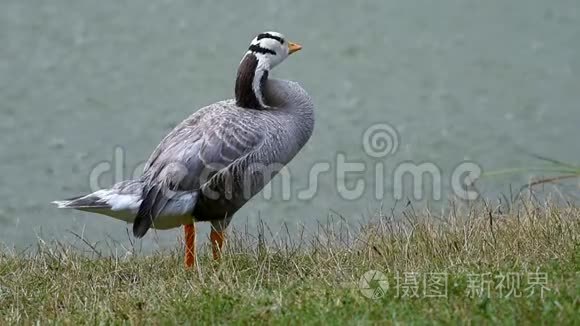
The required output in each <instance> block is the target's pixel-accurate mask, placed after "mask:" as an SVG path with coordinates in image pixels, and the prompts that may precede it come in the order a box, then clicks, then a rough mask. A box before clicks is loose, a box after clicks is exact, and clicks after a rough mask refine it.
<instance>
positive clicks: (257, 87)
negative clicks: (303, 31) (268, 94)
mask: <svg viewBox="0 0 580 326" xmlns="http://www.w3.org/2000/svg"><path fill="white" fill-rule="evenodd" d="M300 49H302V46H301V45H299V44H297V43H293V42H290V41H287V40H286V38H285V37H284V35H282V34H280V33H278V32H264V33H260V34H258V36H256V37H255V38H254V39H253V40H252V42H251V43H250V47H249V48H248V51H247V52H246V53H245V54H244V57H243V58H242V61H241V62H240V66H239V67H238V75H237V78H236V87H235V95H236V104H237V105H238V106H240V107H243V108H249V109H268V108H270V107H269V106H268V105H267V104H266V101H265V99H264V96H263V91H262V90H263V88H264V87H265V84H266V81H267V80H268V75H269V72H270V70H271V69H272V68H274V67H275V66H277V65H278V64H280V63H281V62H282V61H284V59H286V58H287V57H288V56H289V55H290V54H292V53H294V52H296V51H299V50H300Z"/></svg>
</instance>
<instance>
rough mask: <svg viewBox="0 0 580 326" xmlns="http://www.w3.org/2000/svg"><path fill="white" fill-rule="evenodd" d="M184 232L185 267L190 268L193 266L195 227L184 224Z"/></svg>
mask: <svg viewBox="0 0 580 326" xmlns="http://www.w3.org/2000/svg"><path fill="white" fill-rule="evenodd" d="M183 230H184V231H185V267H192V266H193V265H194V264H195V225H194V224H193V223H192V224H186V225H184V226H183Z"/></svg>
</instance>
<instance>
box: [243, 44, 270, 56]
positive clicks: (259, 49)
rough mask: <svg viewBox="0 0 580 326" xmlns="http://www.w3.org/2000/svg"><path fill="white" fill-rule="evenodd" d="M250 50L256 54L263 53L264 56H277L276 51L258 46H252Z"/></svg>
mask: <svg viewBox="0 0 580 326" xmlns="http://www.w3.org/2000/svg"><path fill="white" fill-rule="evenodd" d="M248 50H250V51H252V52H254V53H262V54H271V55H276V51H274V50H270V49H266V48H263V47H261V46H259V45H256V44H252V45H250V48H249V49H248Z"/></svg>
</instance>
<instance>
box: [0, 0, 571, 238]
mask: <svg viewBox="0 0 580 326" xmlns="http://www.w3.org/2000/svg"><path fill="white" fill-rule="evenodd" d="M266 30H276V31H280V32H282V33H284V34H286V36H287V38H288V39H291V40H294V41H296V42H298V43H301V44H303V46H304V50H303V51H301V52H300V53H298V54H296V55H293V56H291V57H290V58H289V59H288V60H286V61H285V62H284V63H283V64H282V65H280V66H279V67H277V68H276V69H275V71H274V72H273V73H272V74H273V76H275V77H278V78H284V79H292V80H296V81H299V82H300V83H301V84H302V85H303V86H304V88H305V89H306V90H307V91H308V92H309V93H310V94H311V96H312V97H313V99H314V102H315V104H316V119H317V121H316V130H315V132H314V134H313V136H312V139H311V141H310V142H309V143H308V145H307V146H306V147H305V148H304V150H303V151H302V152H301V153H300V154H299V155H298V156H297V157H296V158H295V160H294V161H293V162H292V163H291V164H290V171H291V175H292V178H291V184H290V187H291V188H290V189H291V191H292V195H291V199H290V200H286V199H285V198H283V196H281V195H280V194H279V193H277V192H276V191H275V189H276V188H275V189H274V193H273V198H271V199H266V198H264V196H258V197H257V198H255V199H254V200H252V201H251V202H250V203H249V204H248V205H247V206H246V207H244V208H243V209H242V210H241V211H240V212H239V213H238V214H237V217H236V219H235V224H237V225H244V224H246V223H249V225H250V228H252V227H253V226H254V225H255V223H256V221H257V219H258V218H261V219H263V220H265V221H267V222H268V223H269V224H270V225H272V226H273V228H274V229H276V227H278V226H279V225H280V224H281V223H282V222H286V223H288V224H289V225H291V227H293V226H296V225H300V224H304V225H307V226H313V225H316V223H317V221H325V220H326V218H327V216H328V215H329V214H336V213H338V214H341V215H343V216H344V217H345V218H346V219H347V220H349V221H357V220H359V219H360V218H362V217H365V216H369V215H372V214H373V213H374V212H375V211H376V210H377V209H379V208H380V207H384V208H388V207H392V206H393V203H394V202H395V199H394V198H395V197H396V196H395V193H396V192H397V191H398V190H397V189H394V188H393V185H392V183H393V180H394V179H393V177H392V176H393V174H395V173H394V171H395V169H396V167H397V166H399V165H398V164H399V163H401V162H407V163H410V162H413V164H417V163H425V162H427V163H429V164H432V165H433V166H437V167H438V169H439V171H440V172H441V174H442V180H443V181H442V183H443V185H442V187H443V189H442V194H443V195H442V196H443V199H441V200H440V201H439V202H444V197H445V194H446V193H448V192H449V187H448V183H449V182H448V180H450V177H451V175H452V172H453V171H454V168H455V167H457V166H458V165H460V164H461V163H462V162H464V161H466V160H469V161H471V162H474V163H476V164H477V166H480V167H481V168H482V169H483V170H484V171H490V170H496V169H502V168H508V167H531V166H535V165H537V161H536V160H535V159H533V158H531V157H530V156H529V155H527V154H526V153H525V151H529V152H534V153H538V154H542V155H545V156H549V157H553V158H558V159H561V160H564V161H569V162H578V161H580V150H579V149H580V146H579V143H578V141H579V139H580V128H579V127H580V126H579V125H580V5H579V3H578V1H577V0H555V1H544V0H542V1H540V0H525V1H524V0H520V1H515V0H514V1H505V0H489V1H478V0H440V1H418V0H413V1H350V2H348V3H340V4H338V3H337V2H336V1H330V0H324V1H315V2H314V1H304V0H293V1H281V2H276V3H275V2H274V1H268V2H266V1H265V2H263V3H261V4H257V3H256V4H254V3H252V4H250V3H248V2H239V1H220V2H214V1H186V0H174V1H173V0H166V1H149V2H146V1H138V0H126V1H87V0H85V1H65V0H52V1H33V0H2V1H1V2H0V114H1V117H0V241H1V242H2V243H4V244H7V245H9V246H13V245H14V246H16V247H17V248H25V247H27V246H30V245H32V244H34V243H36V241H37V239H38V237H42V238H43V239H46V240H51V239H58V240H65V241H67V240H71V239H72V240H74V236H73V235H72V233H73V232H74V233H78V234H81V233H82V234H84V235H85V236H86V237H87V238H88V240H89V241H91V242H95V241H99V240H111V241H118V242H119V243H121V244H126V243H127V242H128V240H127V227H126V225H125V224H124V223H122V222H119V221H115V220H112V219H109V218H107V217H104V216H100V215H92V214H89V213H82V212H71V211H61V210H57V209H55V208H54V207H52V206H51V205H50V204H49V203H50V201H52V200H55V199H62V198H67V197H71V196H74V195H78V194H82V193H85V192H88V191H90V190H91V187H92V186H94V185H91V181H90V180H91V175H93V176H94V175H95V171H96V170H97V172H98V171H104V170H106V169H103V168H106V167H107V165H106V164H110V165H111V166H113V167H115V166H121V168H118V167H117V168H115V173H114V174H116V177H117V178H123V177H126V178H128V177H130V175H131V174H132V171H134V170H135V169H138V166H139V164H141V163H142V162H143V161H144V160H145V159H146V158H147V157H148V155H149V154H150V152H151V151H152V150H153V149H154V148H155V146H156V145H157V143H158V142H159V141H160V140H161V138H162V137H163V136H164V135H165V134H166V133H167V132H169V131H170V130H171V128H172V127H173V126H174V125H175V124H177V123H178V122H179V121H181V120H182V119H184V118H185V117H186V116H188V115H189V114H190V113H192V112H193V111H195V110H196V109H197V108H200V107H202V106H204V105H207V104H209V103H213V102H215V101H218V100H221V99H224V98H229V97H231V96H232V93H233V82H234V76H235V71H236V68H237V64H238V63H239V60H240V58H241V56H242V54H243V53H244V51H245V49H246V48H247V46H248V44H249V41H250V40H251V39H252V38H253V37H254V35H255V34H257V33H259V32H262V31H266ZM377 123H387V124H388V126H390V128H392V130H395V131H396V132H397V134H396V135H393V136H392V137H393V138H392V140H394V145H396V146H394V147H393V150H392V151H391V152H390V153H387V154H388V155H385V156H381V155H377V156H379V157H378V158H377V157H373V156H372V155H368V153H367V152H368V148H367V151H365V147H364V146H363V145H362V142H363V136H364V133H365V130H366V129H367V128H369V127H370V126H373V125H374V124H377ZM395 138H396V139H395ZM387 145H388V144H387ZM379 154H380V153H379ZM340 159H345V160H346V161H348V162H360V163H364V164H365V166H366V168H365V171H364V172H358V173H350V174H348V175H346V176H344V177H343V176H340V175H339V176H337V173H336V172H337V170H338V169H339V165H340V164H339V163H340V162H339V160H340ZM325 163H326V164H327V165H326V166H327V167H328V168H329V170H330V172H325V173H322V174H320V175H319V177H318V178H317V179H316V180H317V182H316V185H317V186H318V187H317V189H314V190H316V191H314V195H313V196H305V197H307V198H306V199H298V198H297V197H298V195H297V194H296V193H297V192H298V191H299V190H303V189H305V188H307V187H308V185H309V182H310V181H309V180H311V179H309V177H308V176H309V174H310V173H311V172H310V171H312V169H311V168H312V166H314V165H316V166H324V164H325ZM321 164H322V165H321ZM380 164H382V165H383V167H384V169H383V170H384V175H383V176H381V175H377V172H376V171H375V168H376V167H377V165H380ZM95 169H96V170H95ZM91 173H92V174H91ZM526 177H527V175H524V176H522V177H521V178H520V177H510V178H500V179H498V178H495V179H490V180H483V181H482V183H483V184H484V185H485V188H486V189H489V192H490V193H491V194H494V193H496V192H501V191H505V190H506V189H507V185H508V184H515V185H521V184H522V182H525V181H526ZM113 179H114V178H113V173H108V174H104V175H103V176H102V177H101V178H100V179H99V180H100V185H102V186H106V185H108V184H111V182H112V180H113ZM357 180H364V182H365V184H364V188H363V193H362V195H361V196H356V197H357V198H355V199H353V200H350V199H346V198H345V196H344V187H343V186H342V183H346V186H347V187H351V188H352V187H354V186H355V185H356V181H357ZM376 180H385V182H384V184H383V185H382V186H381V185H379V186H380V187H379V188H381V189H383V191H384V193H383V194H381V193H380V192H379V195H378V196H377V190H376V189H375V188H376V184H377V181H376ZM349 189H350V188H349ZM403 190H404V193H405V194H406V193H412V189H403ZM346 197H348V196H346ZM377 197H379V198H380V199H377ZM427 199H429V198H427ZM435 199H437V198H435ZM434 201H435V202H437V200H434ZM206 230H207V229H206ZM176 235H177V231H164V232H157V233H156V234H154V233H153V232H150V233H149V234H148V236H147V237H146V240H145V241H144V242H143V245H144V246H145V247H149V248H151V247H154V248H156V247H157V246H161V247H164V246H171V245H174V243H175V237H176ZM154 237H156V240H157V241H150V240H151V239H152V238H154ZM72 240H71V241H72Z"/></svg>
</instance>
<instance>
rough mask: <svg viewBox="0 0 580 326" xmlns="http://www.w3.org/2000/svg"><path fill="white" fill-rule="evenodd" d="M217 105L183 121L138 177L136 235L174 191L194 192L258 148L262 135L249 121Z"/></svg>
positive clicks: (165, 139) (134, 227) (140, 233)
mask: <svg viewBox="0 0 580 326" xmlns="http://www.w3.org/2000/svg"><path fill="white" fill-rule="evenodd" d="M220 103H221V102H220ZM220 103H216V104H214V105H210V106H208V107H206V108H203V109H201V110H199V111H198V112H196V113H194V114H193V115H192V116H190V117H189V118H188V119H186V120H184V121H183V122H182V123H181V124H179V125H178V126H177V127H176V128H175V129H173V131H172V132H170V133H169V134H168V135H167V136H166V137H165V138H164V139H163V140H162V141H161V143H160V144H159V145H158V146H157V148H156V149H155V151H154V152H153V154H151V157H150V158H149V160H148V161H147V163H146V164H145V170H144V173H143V176H142V181H143V182H144V184H145V186H144V190H143V195H142V197H143V201H142V203H141V206H140V207H139V211H138V213H137V217H136V219H135V224H134V226H133V233H134V235H135V236H137V237H142V236H143V235H145V233H146V232H147V230H148V229H149V228H150V227H151V225H152V224H153V223H154V221H155V218H157V216H158V215H159V213H160V212H161V211H162V210H163V208H164V207H165V205H166V204H167V202H168V201H169V200H170V197H171V194H173V193H174V191H192V192H195V191H199V190H200V188H201V187H202V186H203V185H204V184H205V183H206V182H208V181H209V180H212V179H213V178H214V176H215V175H216V173H218V172H219V171H222V170H225V169H227V168H228V167H229V166H231V165H232V164H233V163H234V162H236V161H237V160H239V159H241V158H243V157H245V156H246V155H248V154H249V153H251V152H253V151H256V150H258V149H259V148H260V146H261V144H262V143H263V140H264V134H265V133H264V130H262V129H260V128H258V124H257V123H256V121H253V120H252V119H248V118H246V119H240V117H239V115H236V109H235V108H233V107H231V106H232V104H227V105H226V104H221V105H220ZM228 105H229V107H228Z"/></svg>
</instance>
